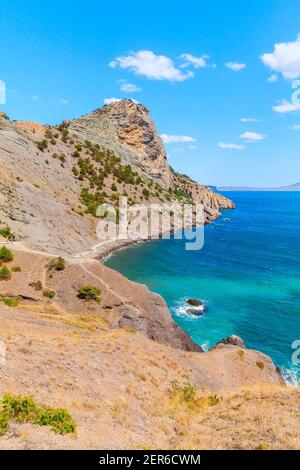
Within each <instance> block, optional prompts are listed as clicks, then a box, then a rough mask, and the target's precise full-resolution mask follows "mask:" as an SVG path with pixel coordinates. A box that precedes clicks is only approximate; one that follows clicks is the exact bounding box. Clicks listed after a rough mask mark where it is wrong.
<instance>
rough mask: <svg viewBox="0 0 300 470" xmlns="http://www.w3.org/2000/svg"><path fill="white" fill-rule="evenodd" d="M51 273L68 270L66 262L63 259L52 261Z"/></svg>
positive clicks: (49, 266)
mask: <svg viewBox="0 0 300 470" xmlns="http://www.w3.org/2000/svg"><path fill="white" fill-rule="evenodd" d="M47 267H48V270H49V271H64V269H65V268H66V265H65V260H64V259H63V258H61V257H59V258H56V259H54V260H51V261H50V262H49V264H48V266H47Z"/></svg>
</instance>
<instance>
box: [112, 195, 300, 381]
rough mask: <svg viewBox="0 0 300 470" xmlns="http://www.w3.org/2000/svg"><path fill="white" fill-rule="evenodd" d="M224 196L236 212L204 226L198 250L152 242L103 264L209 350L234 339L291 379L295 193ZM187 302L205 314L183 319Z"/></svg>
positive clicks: (296, 310) (299, 288) (297, 298)
mask: <svg viewBox="0 0 300 470" xmlns="http://www.w3.org/2000/svg"><path fill="white" fill-rule="evenodd" d="M227 195H228V196H229V197H230V198H231V199H232V200H233V201H234V202H235V203H236V205H237V208H236V209H235V210H232V211H224V212H223V217H221V218H220V219H218V220H217V221H216V222H215V223H213V224H211V225H209V226H207V227H206V228H205V244H204V248H203V249H202V250H200V251H186V250H185V242H184V240H174V239H173V240H157V241H151V242H147V243H143V244H140V245H137V246H134V247H130V248H128V249H126V250H123V251H120V252H118V253H117V254H116V255H114V256H112V257H111V258H109V259H108V260H107V261H106V264H107V265H108V266H110V267H111V268H113V269H116V270H118V271H120V272H122V273H123V274H124V275H125V276H127V277H128V278H130V279H132V280H135V281H138V282H141V283H144V284H146V285H147V286H148V287H149V288H150V289H151V290H152V291H154V292H157V293H159V294H161V295H162V296H163V297H164V299H165V300H166V302H167V304H168V305H169V308H170V310H171V312H172V315H173V317H174V319H175V320H176V321H177V322H178V324H179V325H180V326H181V327H182V328H183V329H184V330H185V331H187V332H188V333H189V334H190V336H191V337H192V338H193V340H194V341H195V342H197V343H199V344H201V345H203V346H204V347H205V348H209V347H210V346H212V345H213V344H215V343H216V342H217V341H219V340H220V339H222V338H224V337H226V336H229V335H232V334H236V335H238V336H241V337H242V338H243V339H244V340H245V342H246V345H247V346H248V347H250V348H255V349H258V350H260V351H262V352H264V353H266V354H268V355H269V356H271V357H272V359H273V360H274V362H275V363H276V364H277V365H278V366H279V367H280V368H282V369H284V370H285V371H286V374H287V377H289V378H290V380H297V378H298V380H299V377H300V366H295V365H293V364H292V358H291V356H292V353H293V352H294V351H293V349H292V348H291V345H292V343H293V342H294V341H295V340H300V193H296V192H294V193H288V192H231V193H228V194H227ZM188 297H196V298H199V299H202V300H204V301H205V303H206V304H207V306H208V311H207V312H206V313H205V315H203V316H202V317H200V318H194V317H193V318H191V317H190V316H187V315H186V314H185V308H183V307H184V306H185V305H186V304H185V301H186V299H187V298H188Z"/></svg>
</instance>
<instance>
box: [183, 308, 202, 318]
mask: <svg viewBox="0 0 300 470" xmlns="http://www.w3.org/2000/svg"><path fill="white" fill-rule="evenodd" d="M186 313H187V314H188V315H194V316H195V317H202V315H203V314H204V311H203V310H197V309H196V308H189V309H187V311H186Z"/></svg>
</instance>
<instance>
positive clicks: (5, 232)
mask: <svg viewBox="0 0 300 470" xmlns="http://www.w3.org/2000/svg"><path fill="white" fill-rule="evenodd" d="M0 235H1V236H2V237H4V238H7V240H12V239H13V238H14V234H13V233H12V231H11V229H10V227H1V228H0Z"/></svg>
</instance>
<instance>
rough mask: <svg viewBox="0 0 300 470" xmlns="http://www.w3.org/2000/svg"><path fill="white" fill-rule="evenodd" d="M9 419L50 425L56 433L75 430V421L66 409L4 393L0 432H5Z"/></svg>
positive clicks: (30, 398)
mask: <svg viewBox="0 0 300 470" xmlns="http://www.w3.org/2000/svg"><path fill="white" fill-rule="evenodd" d="M9 421H18V422H19V423H28V422H30V423H32V424H36V425H38V426H51V430H52V431H53V432H55V433H57V434H69V433H73V432H75V431H76V423H75V421H74V419H73V418H72V416H71V415H70V414H69V413H68V411H66V410H64V409H63V408H57V409H56V408H50V407H48V406H45V405H39V404H38V403H36V402H35V401H34V400H33V398H32V397H31V396H21V395H19V396H12V395H8V394H6V395H4V397H3V399H2V411H1V413H0V434H5V433H6V432H7V429H8V424H9Z"/></svg>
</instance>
